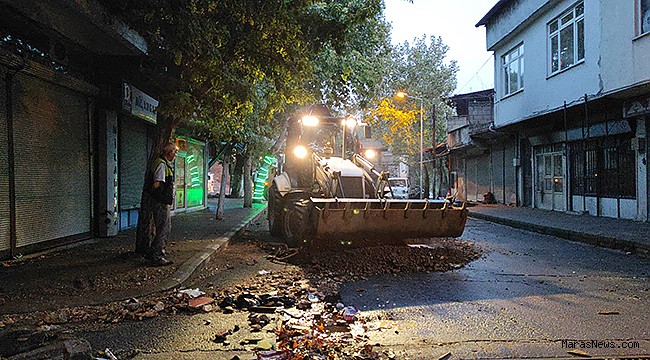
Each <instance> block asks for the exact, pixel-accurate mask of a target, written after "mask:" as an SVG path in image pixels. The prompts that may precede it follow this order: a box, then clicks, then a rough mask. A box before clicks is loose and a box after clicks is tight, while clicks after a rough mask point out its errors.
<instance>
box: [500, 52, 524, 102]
mask: <svg viewBox="0 0 650 360" xmlns="http://www.w3.org/2000/svg"><path fill="white" fill-rule="evenodd" d="M501 68H502V73H503V96H508V95H510V94H514V93H516V92H517V91H519V90H522V89H523V88H524V44H523V43H522V44H519V45H517V46H516V47H515V48H514V49H512V50H510V51H509V52H508V53H507V54H505V55H503V56H502V57H501Z"/></svg>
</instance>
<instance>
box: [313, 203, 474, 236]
mask: <svg viewBox="0 0 650 360" xmlns="http://www.w3.org/2000/svg"><path fill="white" fill-rule="evenodd" d="M311 201H312V203H313V206H314V210H313V213H312V215H313V216H314V217H315V218H313V221H314V223H313V224H314V234H313V238H314V240H315V241H316V242H317V243H319V242H332V243H336V242H341V243H346V244H354V243H355V242H356V243H359V242H363V243H364V245H381V244H388V243H393V242H394V241H396V240H398V241H399V240H403V239H411V238H431V237H458V236H460V235H462V233H463V231H464V230H465V222H466V221H467V214H468V210H467V209H466V208H465V204H463V205H462V206H461V207H455V206H452V205H450V204H448V203H447V202H446V201H443V200H426V199H425V200H379V199H343V200H341V199H320V198H312V199H311Z"/></svg>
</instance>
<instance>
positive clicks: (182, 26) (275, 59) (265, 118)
mask: <svg viewBox="0 0 650 360" xmlns="http://www.w3.org/2000/svg"><path fill="white" fill-rule="evenodd" d="M103 2H104V4H105V5H106V6H107V7H109V8H111V9H112V10H113V11H114V12H117V13H119V14H120V15H121V16H122V17H123V18H125V19H127V21H128V22H129V23H130V24H131V25H132V26H133V27H134V28H135V29H136V30H138V31H139V32H140V33H141V34H143V35H144V36H145V37H146V38H147V40H148V43H149V49H150V51H149V54H148V58H147V61H146V64H145V65H146V66H145V68H146V69H148V70H147V72H148V73H149V76H150V78H151V79H164V81H163V82H164V85H163V84H160V85H161V86H160V87H159V94H158V95H159V98H160V106H159V108H158V113H159V118H160V119H161V121H160V124H159V127H158V129H159V134H158V141H157V142H156V143H155V144H154V146H153V150H152V158H155V157H156V156H157V155H158V153H159V150H160V149H162V146H164V144H166V143H167V141H169V140H170V139H171V138H172V137H173V134H174V132H175V130H176V128H177V127H178V126H179V124H180V123H181V122H183V121H186V122H187V121H192V122H194V123H196V124H197V125H199V126H202V127H203V128H204V129H205V131H206V134H208V135H209V136H210V137H211V138H212V139H218V140H219V141H227V142H232V141H237V142H243V143H246V144H247V145H250V146H251V149H250V154H251V156H255V155H256V154H259V152H261V151H262V150H263V149H269V148H270V146H268V144H264V141H259V140H260V139H273V138H276V136H275V135H276V134H277V131H279V129H282V128H283V124H282V122H283V121H284V120H285V119H286V118H287V117H288V116H287V114H288V113H290V112H291V110H292V108H294V107H296V106H299V105H301V104H305V103H308V102H313V101H314V100H315V99H322V98H323V96H319V95H322V94H321V93H320V88H321V85H323V84H324V83H327V84H329V86H330V87H331V89H341V88H345V86H347V84H349V82H348V79H346V77H345V76H344V74H338V73H337V71H336V69H330V71H328V72H327V73H325V72H321V73H320V74H321V75H320V76H318V77H315V76H314V74H317V72H315V71H313V70H314V69H315V68H316V69H317V68H320V67H322V66H320V67H318V66H315V64H317V59H323V58H325V57H324V56H323V54H324V53H326V52H327V53H329V54H330V57H331V56H333V55H332V54H336V55H337V56H341V55H343V54H347V53H349V52H346V49H349V48H347V47H346V44H347V42H348V41H349V39H350V37H351V36H353V34H354V33H355V30H356V29H358V27H359V26H361V25H362V24H366V23H367V22H368V20H369V19H379V17H380V16H381V11H382V9H383V7H382V6H383V2H382V0H370V1H362V0H346V1H336V2H323V1H309V0H265V1H258V0H180V1H168V0H141V1H130V0H122V1H119V2H111V1H108V0H104V1H103ZM365 33H366V34H368V33H370V31H369V30H368V31H366V32H365ZM332 52H334V53H332ZM320 61H321V63H320V64H321V65H322V64H323V62H322V61H324V60H320ZM348 78H349V77H348ZM158 82H161V81H158ZM333 97H334V96H333ZM152 161H153V159H152ZM146 206H147V204H146V203H145V202H143V204H142V207H141V211H142V212H143V213H144V214H146V213H147V211H146ZM143 207H144V209H143ZM140 222H142V223H140ZM150 229H151V226H150V223H149V217H148V216H142V217H140V220H139V223H138V240H137V241H136V251H138V249H140V247H139V245H138V244H142V243H144V242H146V239H145V238H144V237H146V236H147V235H150V231H151V230H150Z"/></svg>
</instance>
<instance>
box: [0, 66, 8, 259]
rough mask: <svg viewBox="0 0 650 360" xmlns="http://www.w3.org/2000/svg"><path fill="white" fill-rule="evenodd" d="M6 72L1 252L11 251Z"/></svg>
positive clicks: (0, 77) (0, 131)
mask: <svg viewBox="0 0 650 360" xmlns="http://www.w3.org/2000/svg"><path fill="white" fill-rule="evenodd" d="M5 84H6V83H5V71H4V68H3V67H0V144H2V145H1V146H0V251H3V250H9V248H10V237H9V155H8V154H7V147H8V146H7V112H6V110H7V106H6V101H7V93H6V92H5V86H6V85H5Z"/></svg>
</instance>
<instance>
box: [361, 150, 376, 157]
mask: <svg viewBox="0 0 650 360" xmlns="http://www.w3.org/2000/svg"><path fill="white" fill-rule="evenodd" d="M363 155H365V158H366V159H374V158H375V156H377V153H376V152H375V150H373V149H367V150H366V151H364V152H363Z"/></svg>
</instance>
